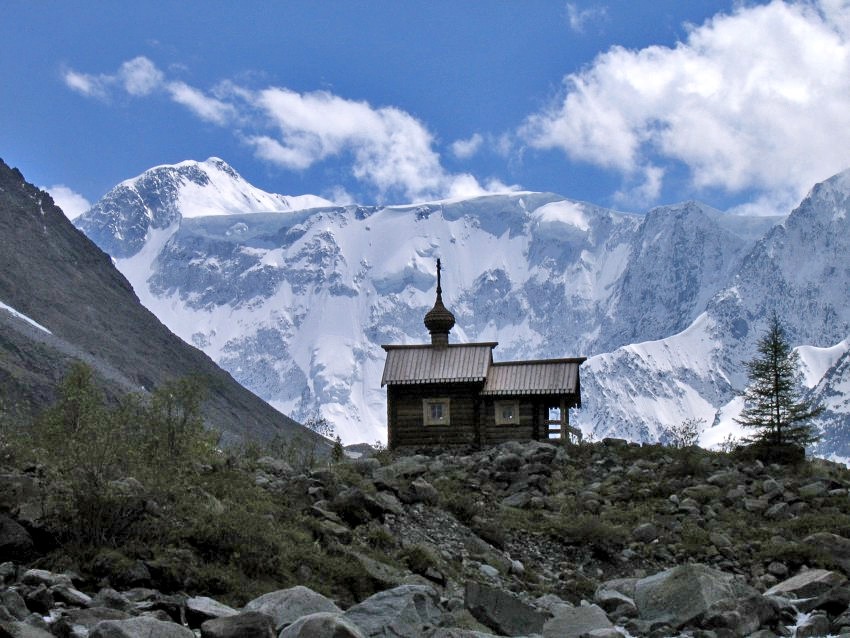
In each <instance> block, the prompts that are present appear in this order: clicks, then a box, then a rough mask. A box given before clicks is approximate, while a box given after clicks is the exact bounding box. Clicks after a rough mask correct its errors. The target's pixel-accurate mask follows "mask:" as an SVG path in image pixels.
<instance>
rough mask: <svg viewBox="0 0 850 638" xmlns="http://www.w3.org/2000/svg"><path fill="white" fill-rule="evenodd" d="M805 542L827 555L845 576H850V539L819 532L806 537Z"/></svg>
mask: <svg viewBox="0 0 850 638" xmlns="http://www.w3.org/2000/svg"><path fill="white" fill-rule="evenodd" d="M803 542H804V543H805V544H806V545H809V546H811V547H814V548H816V549H819V550H821V551H822V552H824V553H825V554H827V555H828V556H829V557H830V558H831V559H832V561H833V562H834V563H835V564H836V565H838V566H839V567H841V569H842V570H843V571H844V573H845V574H850V539H847V538H844V537H843V536H839V535H838V534H831V533H829V532H818V533H817V534H812V535H811V536H806V538H804V539H803Z"/></svg>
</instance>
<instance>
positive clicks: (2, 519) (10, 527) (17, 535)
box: [0, 514, 33, 562]
mask: <svg viewBox="0 0 850 638" xmlns="http://www.w3.org/2000/svg"><path fill="white" fill-rule="evenodd" d="M32 548H33V541H32V537H31V536H30V534H29V532H28V531H27V530H26V529H24V527H23V526H22V525H21V524H20V523H18V522H17V521H15V520H14V519H11V518H9V517H8V516H5V515H3V514H0V562H2V561H6V560H22V559H26V558H27V557H29V555H30V553H31V552H32Z"/></svg>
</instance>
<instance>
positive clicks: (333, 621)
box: [278, 611, 366, 638]
mask: <svg viewBox="0 0 850 638" xmlns="http://www.w3.org/2000/svg"><path fill="white" fill-rule="evenodd" d="M278 638H366V636H365V634H364V633H363V632H362V631H360V629H359V628H358V627H357V625H355V624H354V623H352V622H351V621H350V620H347V619H346V618H344V617H343V616H341V615H340V614H335V613H331V612H327V611H320V612H317V613H315V614H308V615H307V616H302V617H301V618H299V619H298V620H296V621H295V622H294V623H292V624H291V625H289V626H288V627H287V628H286V629H284V630H283V631H281V632H280V635H279V636H278Z"/></svg>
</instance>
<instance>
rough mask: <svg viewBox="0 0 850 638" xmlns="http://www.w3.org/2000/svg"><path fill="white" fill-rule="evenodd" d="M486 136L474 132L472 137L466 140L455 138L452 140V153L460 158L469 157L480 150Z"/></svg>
mask: <svg viewBox="0 0 850 638" xmlns="http://www.w3.org/2000/svg"><path fill="white" fill-rule="evenodd" d="M483 142H484V138H483V137H482V136H481V134H480V133H475V134H473V136H472V137H470V138H469V139H465V140H455V141H454V142H452V153H453V154H454V156H455V157H457V158H458V159H469V158H470V157H472V156H473V155H475V154H476V153H477V152H478V149H480V148H481V144H482V143H483Z"/></svg>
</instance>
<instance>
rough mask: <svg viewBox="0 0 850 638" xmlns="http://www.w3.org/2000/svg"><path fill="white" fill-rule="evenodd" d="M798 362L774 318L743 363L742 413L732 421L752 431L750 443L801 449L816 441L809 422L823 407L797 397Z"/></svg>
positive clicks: (780, 326) (795, 353) (798, 394)
mask: <svg viewBox="0 0 850 638" xmlns="http://www.w3.org/2000/svg"><path fill="white" fill-rule="evenodd" d="M798 360H799V355H798V353H797V352H796V351H794V350H792V349H791V346H790V344H789V342H788V337H787V336H786V334H785V331H784V330H783V328H782V325H781V324H780V322H779V319H778V317H777V316H776V315H774V316H773V317H772V319H771V322H770V325H769V327H768V330H767V333H766V334H765V335H764V336H763V337H762V338H761V339H760V340H759V342H758V356H756V357H755V358H754V359H752V360H751V361H749V362H747V363H746V367H747V372H748V374H749V378H750V384H749V386H748V387H747V389H746V392H745V393H744V402H745V407H744V410H743V412H741V417H740V418H739V419H736V421H737V422H738V423H739V424H741V425H742V426H744V427H747V428H751V429H753V430H756V434H755V435H754V436H753V437H751V438H749V439H748V441H749V442H750V443H754V442H759V443H764V444H767V445H775V446H782V445H784V444H793V445H797V446H800V447H805V446H806V445H807V444H809V443H812V442H814V441H816V440H817V436H816V434H815V432H814V430H813V426H812V425H811V421H812V419H814V418H815V417H817V416H818V415H820V414H821V412H822V411H823V407H822V406H820V405H818V404H816V403H815V402H813V401H812V400H810V399H806V398H802V397H801V396H800V389H799V388H800V384H799V382H798V378H797V376H798V372H797V370H798V368H797V365H798Z"/></svg>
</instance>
